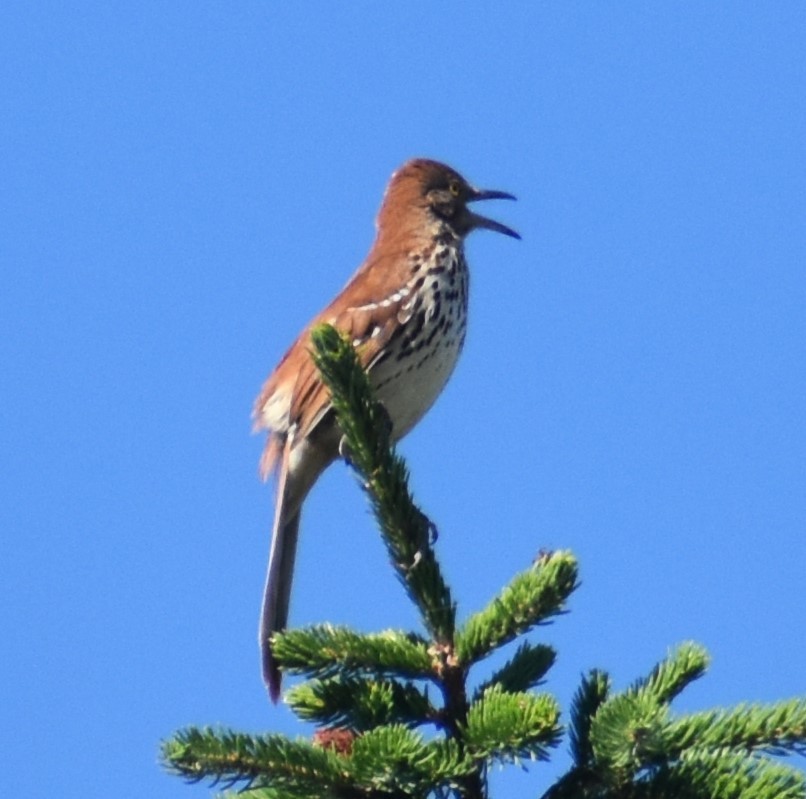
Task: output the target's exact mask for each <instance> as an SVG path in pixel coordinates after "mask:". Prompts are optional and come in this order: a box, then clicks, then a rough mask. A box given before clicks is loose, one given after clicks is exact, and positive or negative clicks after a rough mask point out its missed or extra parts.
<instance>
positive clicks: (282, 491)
mask: <svg viewBox="0 0 806 799" xmlns="http://www.w3.org/2000/svg"><path fill="white" fill-rule="evenodd" d="M278 478H279V479H278V484H277V505H276V509H275V512H274V527H273V529H272V534H271V552H270V554H269V568H268V572H267V573H266V586H265V588H264V589H263V609H262V611H261V614H260V632H259V637H258V641H259V643H260V652H261V659H262V663H263V682H264V683H265V684H266V687H267V688H268V691H269V696H270V697H271V701H272V702H275V703H276V702H277V700H278V699H279V697H280V682H281V675H280V670H279V668H278V667H277V662H276V661H275V659H274V656H273V654H272V651H271V637H272V635H274V633H276V632H278V631H280V630H284V629H285V626H286V622H287V621H288V602H289V598H290V596H291V582H292V580H293V578H294V559H295V558H296V554H297V538H298V535H299V517H300V505H299V504H298V503H293V504H295V505H296V507H295V508H294V510H293V511H292V512H291V515H289V506H290V505H292V502H291V501H290V500H291V498H290V496H289V493H290V492H289V486H287V479H288V457H287V450H286V452H285V453H284V457H283V458H282V461H281V464H280V472H279V475H278Z"/></svg>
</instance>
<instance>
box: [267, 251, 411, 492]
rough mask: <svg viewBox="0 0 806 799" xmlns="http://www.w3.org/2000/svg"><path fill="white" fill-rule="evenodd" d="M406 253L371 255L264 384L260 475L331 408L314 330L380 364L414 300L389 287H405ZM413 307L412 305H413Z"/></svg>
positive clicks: (367, 362) (364, 361) (368, 361)
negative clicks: (324, 326) (322, 329)
mask: <svg viewBox="0 0 806 799" xmlns="http://www.w3.org/2000/svg"><path fill="white" fill-rule="evenodd" d="M407 270H408V257H407V255H406V254H405V253H397V252H395V253H387V254H386V255H385V256H383V257H382V258H381V259H378V258H373V257H372V255H371V256H370V258H368V259H367V261H366V262H365V263H364V265H363V266H362V267H361V268H360V269H359V270H358V272H356V274H355V275H354V276H353V278H352V279H351V280H350V282H349V283H348V284H347V285H346V286H345V287H344V289H343V290H342V292H341V293H340V294H339V295H338V297H336V299H335V300H334V301H333V302H332V303H331V304H330V305H329V306H328V307H327V308H326V309H325V310H324V311H323V312H322V313H321V314H319V315H318V316H317V317H316V318H315V319H314V320H313V321H312V322H311V323H310V324H309V325H308V327H307V328H306V329H305V331H304V332H303V334H302V335H301V336H300V337H299V338H298V339H297V340H296V341H295V342H294V344H293V345H292V346H291V347H290V349H289V350H288V352H286V354H285V355H284V356H283V358H282V360H281V361H280V363H279V365H278V366H277V368H276V369H275V370H274V372H273V373H272V374H271V375H270V377H269V379H268V380H267V381H266V382H265V383H264V385H263V388H262V389H261V392H260V394H259V395H258V398H257V400H256V401H255V406H254V412H253V418H254V419H255V428H256V429H267V430H268V431H269V439H268V441H267V442H266V449H265V451H264V453H263V457H262V459H261V473H262V474H263V476H264V477H265V476H267V475H268V474H269V472H271V471H272V469H273V468H274V467H275V466H276V464H277V459H278V457H279V455H280V453H281V452H282V444H283V443H284V441H285V438H286V436H287V435H289V432H290V431H292V430H293V433H294V435H295V436H297V435H299V436H303V437H304V436H307V435H308V434H310V432H311V431H312V430H313V429H314V428H315V427H316V425H317V424H318V423H319V422H320V421H321V420H322V418H323V417H324V416H325V414H326V413H327V411H328V410H329V408H330V397H329V394H328V391H327V388H326V387H325V385H324V384H323V383H322V381H321V380H320V379H319V373H318V371H317V370H316V367H315V366H314V364H313V361H312V359H311V356H310V349H311V346H312V345H311V339H310V331H311V329H312V328H313V327H315V326H316V325H318V324H321V323H322V322H327V323H329V324H332V325H333V326H334V327H335V328H337V329H338V330H340V331H342V332H343V333H346V334H347V335H348V336H349V337H350V340H351V341H352V342H353V344H354V346H355V347H356V349H357V351H358V355H359V358H360V360H361V363H362V364H363V365H364V366H365V367H368V366H369V367H370V368H371V366H372V365H373V364H374V363H376V362H377V360H378V358H379V356H380V354H381V352H382V351H383V350H384V349H385V347H386V346H387V345H388V344H389V342H390V341H391V339H392V337H393V336H394V335H395V333H396V331H399V330H400V327H399V325H398V322H397V317H398V313H406V312H405V311H403V310H402V306H404V305H405V304H406V303H407V300H409V299H410V298H409V297H407V296H404V295H401V294H400V293H395V292H393V293H391V294H390V293H389V286H404V285H406V282H407V280H408V279H409V277H410V275H408V274H406V272H407ZM409 304H410V303H409Z"/></svg>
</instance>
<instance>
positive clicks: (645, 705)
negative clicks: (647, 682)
mask: <svg viewBox="0 0 806 799" xmlns="http://www.w3.org/2000/svg"><path fill="white" fill-rule="evenodd" d="M667 724H668V709H667V708H666V706H664V705H661V704H660V703H658V702H657V701H655V699H654V698H653V697H651V696H648V695H646V694H634V693H630V692H626V693H623V694H619V695H617V696H614V697H613V698H612V699H609V700H607V701H606V702H605V703H604V704H602V706H601V707H600V708H599V710H598V712H597V713H596V715H595V716H594V718H593V720H592V722H591V728H590V741H591V746H592V748H593V753H594V758H595V761H596V764H597V768H598V769H599V771H600V772H601V773H602V774H603V775H607V778H611V777H612V778H614V780H615V781H616V782H617V783H619V784H620V783H621V782H626V781H628V780H630V779H632V777H633V775H634V774H635V772H637V771H639V770H640V769H642V768H644V767H645V766H646V765H648V764H650V763H654V762H656V761H657V760H658V759H662V758H663V753H664V742H665V738H664V732H665V731H666V727H667Z"/></svg>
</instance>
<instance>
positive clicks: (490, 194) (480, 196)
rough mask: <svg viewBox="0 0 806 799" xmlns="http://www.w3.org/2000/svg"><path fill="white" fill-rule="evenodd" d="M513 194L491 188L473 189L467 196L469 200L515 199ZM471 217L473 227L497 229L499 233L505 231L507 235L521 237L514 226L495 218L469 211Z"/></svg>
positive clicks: (514, 237)
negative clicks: (511, 226)
mask: <svg viewBox="0 0 806 799" xmlns="http://www.w3.org/2000/svg"><path fill="white" fill-rule="evenodd" d="M514 199H515V197H514V196H513V195H512V194H508V193H507V192H505V191H495V190H491V189H473V193H472V194H471V195H470V197H468V198H467V201H468V202H476V201H477V200H514ZM468 216H469V217H470V224H471V226H472V227H473V228H486V229H487V230H495V231H497V232H498V233H503V234H504V235H505V236H512V238H513V239H519V238H520V234H519V233H516V232H515V231H514V230H513V229H512V228H510V227H507V226H506V225H502V224H501V223H500V222H496V221H495V220H494V219H488V218H487V217H486V216H481V215H480V214H474V213H473V212H472V211H468Z"/></svg>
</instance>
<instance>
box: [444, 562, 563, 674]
mask: <svg viewBox="0 0 806 799" xmlns="http://www.w3.org/2000/svg"><path fill="white" fill-rule="evenodd" d="M576 587H577V562H576V559H575V558H574V556H573V555H572V554H571V553H570V552H554V553H552V554H550V555H548V556H546V557H545V558H541V559H539V560H538V561H537V562H536V563H535V564H534V565H533V566H532V567H531V568H530V569H527V570H526V571H523V572H521V573H520V574H518V575H516V576H515V578H514V579H513V580H512V582H510V584H509V585H508V586H506V587H505V588H504V590H503V591H502V592H501V593H500V594H499V595H498V597H496V598H495V599H494V600H493V601H492V602H491V603H490V604H489V605H488V606H487V607H486V608H484V610H481V611H479V612H478V613H476V614H474V615H473V616H471V617H470V618H469V619H468V620H467V621H466V622H465V624H464V625H463V626H462V627H461V628H460V629H459V630H457V633H456V654H457V657H458V660H459V663H460V664H462V665H464V666H469V665H471V664H473V663H476V662H477V661H479V660H481V659H482V658H484V657H486V656H487V655H489V654H490V652H492V651H493V650H494V649H496V648H498V647H500V646H503V645H504V644H507V643H509V642H510V641H512V640H513V639H514V638H516V637H517V636H518V635H522V634H523V633H525V632H527V631H528V630H530V629H531V628H532V627H534V626H535V625H536V624H540V623H543V622H545V621H546V620H547V619H549V618H550V617H551V616H555V615H557V614H558V613H561V612H562V610H563V607H564V605H565V601H566V599H567V598H568V596H569V595H570V594H571V592H572V591H574V589H575V588H576Z"/></svg>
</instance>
